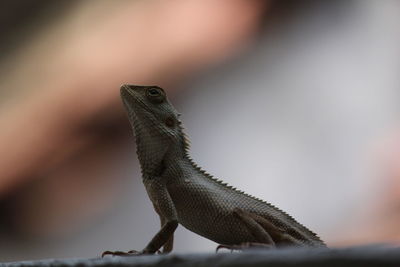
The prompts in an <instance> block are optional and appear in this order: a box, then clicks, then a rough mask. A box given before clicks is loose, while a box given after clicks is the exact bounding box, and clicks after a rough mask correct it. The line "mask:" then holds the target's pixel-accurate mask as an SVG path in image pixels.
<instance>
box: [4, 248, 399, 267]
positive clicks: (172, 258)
mask: <svg viewBox="0 0 400 267" xmlns="http://www.w3.org/2000/svg"><path fill="white" fill-rule="evenodd" d="M22 266H26V267H33V266H39V267H50V266H52V267H53V266H54V267H63V266H65V267H113V266H115V267H117V266H118V267H128V266H182V267H184V266H311V267H312V266H363V267H370V266H400V248H395V247H389V246H368V247H355V248H341V249H295V248H290V249H289V248H288V249H277V250H262V251H261V250H253V251H246V252H242V253H218V254H214V253H209V254H170V255H155V256H136V257H107V258H104V259H100V258H97V259H58V260H55V259H54V260H40V261H22V262H11V263H3V264H0V267H22Z"/></svg>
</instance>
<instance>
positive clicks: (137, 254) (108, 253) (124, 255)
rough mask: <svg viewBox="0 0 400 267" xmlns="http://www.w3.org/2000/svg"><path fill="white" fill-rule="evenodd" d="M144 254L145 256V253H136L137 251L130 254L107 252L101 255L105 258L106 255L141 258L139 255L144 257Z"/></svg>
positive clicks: (131, 251)
mask: <svg viewBox="0 0 400 267" xmlns="http://www.w3.org/2000/svg"><path fill="white" fill-rule="evenodd" d="M143 254H145V253H143V252H141V251H136V250H129V251H128V252H124V251H109V250H107V251H104V252H103V253H102V254H101V257H102V258H103V257H104V256H106V255H111V256H120V257H126V256H139V255H143Z"/></svg>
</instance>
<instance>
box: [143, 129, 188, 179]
mask: <svg viewBox="0 0 400 267" xmlns="http://www.w3.org/2000/svg"><path fill="white" fill-rule="evenodd" d="M185 142H186V141H185V139H184V137H183V136H182V139H180V140H165V139H163V138H154V136H151V135H149V134H140V135H139V134H138V135H137V136H136V147H137V155H138V158H139V162H140V166H141V170H142V175H143V179H147V178H150V179H151V178H154V177H159V176H161V175H162V173H163V172H164V170H165V169H166V168H168V167H169V166H171V165H176V164H178V162H181V161H182V160H184V159H186V158H187V145H186V143H185Z"/></svg>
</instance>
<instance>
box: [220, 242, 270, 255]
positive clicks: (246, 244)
mask: <svg viewBox="0 0 400 267" xmlns="http://www.w3.org/2000/svg"><path fill="white" fill-rule="evenodd" d="M274 247H275V246H274V245H271V244H264V243H256V242H244V243H241V244H240V245H218V247H217V248H216V249H215V252H216V253H218V251H219V250H220V249H222V248H226V249H229V250H230V251H231V252H232V251H234V250H247V249H251V248H265V249H270V248H274Z"/></svg>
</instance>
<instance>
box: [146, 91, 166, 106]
mask: <svg viewBox="0 0 400 267" xmlns="http://www.w3.org/2000/svg"><path fill="white" fill-rule="evenodd" d="M146 94H147V98H148V99H149V100H150V101H151V102H154V103H161V102H162V101H163V100H164V97H165V94H164V91H163V90H161V89H160V88H155V87H153V88H149V89H148V90H147V91H146Z"/></svg>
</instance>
